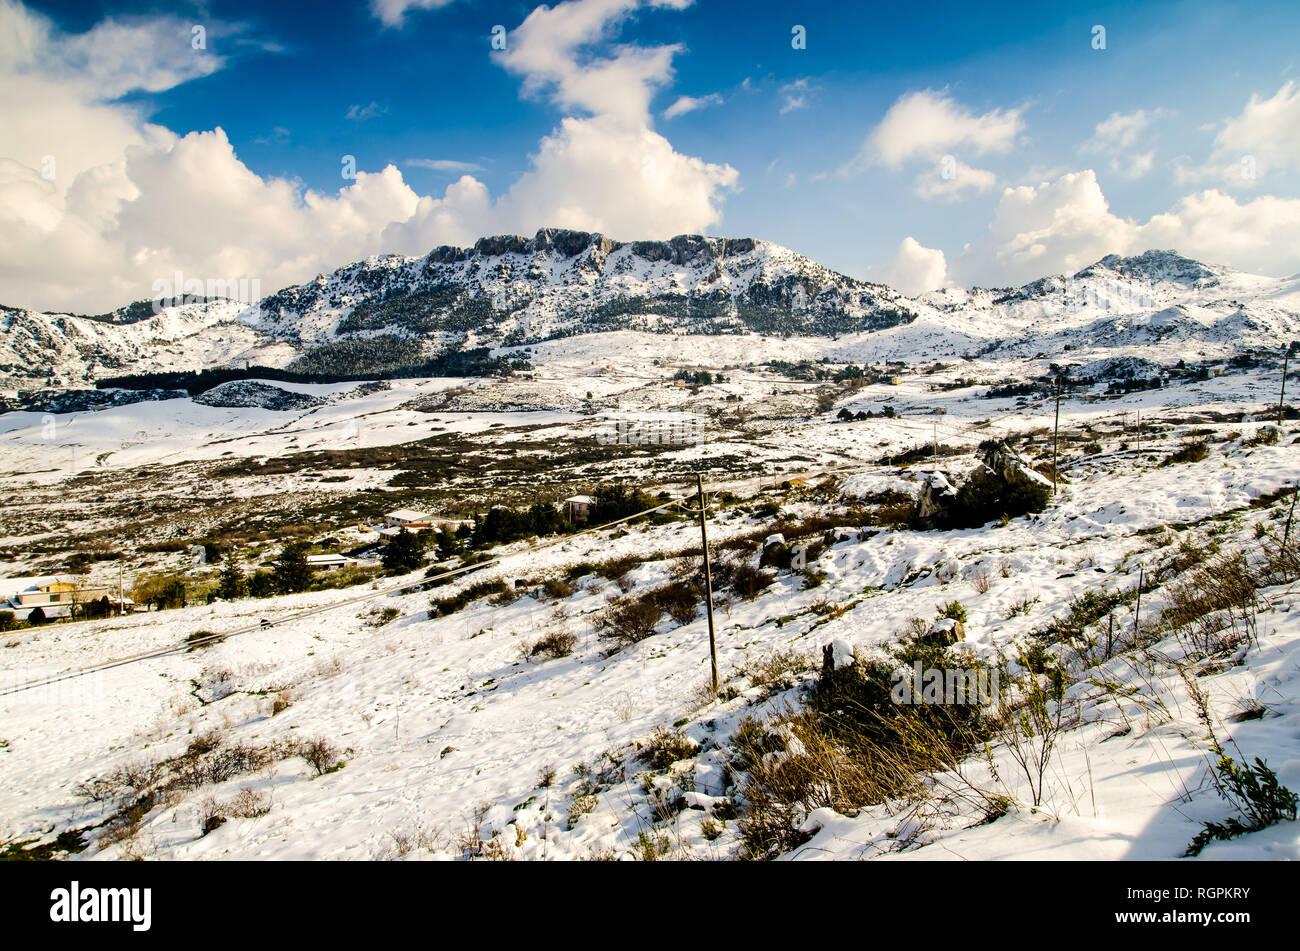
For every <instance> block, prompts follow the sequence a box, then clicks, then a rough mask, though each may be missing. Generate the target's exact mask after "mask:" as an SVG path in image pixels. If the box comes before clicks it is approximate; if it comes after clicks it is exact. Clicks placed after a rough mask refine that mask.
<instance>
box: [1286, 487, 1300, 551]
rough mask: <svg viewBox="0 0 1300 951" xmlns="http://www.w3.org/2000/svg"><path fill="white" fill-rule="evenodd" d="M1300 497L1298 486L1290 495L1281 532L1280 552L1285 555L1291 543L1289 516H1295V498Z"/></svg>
mask: <svg viewBox="0 0 1300 951" xmlns="http://www.w3.org/2000/svg"><path fill="white" fill-rule="evenodd" d="M1297 495H1300V485H1297V486H1296V487H1295V491H1293V492H1292V493H1291V508H1290V509H1288V510H1287V513H1286V528H1284V529H1283V530H1282V551H1283V552H1284V553H1285V552H1286V549H1287V545H1288V544H1289V543H1290V542H1291V516H1293V515H1295V497H1296V496H1297Z"/></svg>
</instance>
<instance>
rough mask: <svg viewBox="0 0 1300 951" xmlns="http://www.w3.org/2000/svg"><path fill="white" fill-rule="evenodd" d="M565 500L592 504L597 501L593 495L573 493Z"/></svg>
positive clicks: (578, 503) (580, 503) (579, 503)
mask: <svg viewBox="0 0 1300 951" xmlns="http://www.w3.org/2000/svg"><path fill="white" fill-rule="evenodd" d="M564 501H566V502H572V503H573V504H574V505H592V504H594V503H595V501H596V497H595V496H592V495H571V496H569V497H568V498H567V499H565V500H564Z"/></svg>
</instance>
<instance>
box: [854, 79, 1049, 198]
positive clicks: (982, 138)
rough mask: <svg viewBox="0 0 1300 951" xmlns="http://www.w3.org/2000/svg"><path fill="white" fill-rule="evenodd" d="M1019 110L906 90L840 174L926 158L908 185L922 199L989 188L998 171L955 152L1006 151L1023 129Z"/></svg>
mask: <svg viewBox="0 0 1300 951" xmlns="http://www.w3.org/2000/svg"><path fill="white" fill-rule="evenodd" d="M1020 113H1021V110H1020V109H993V110H991V111H989V112H986V113H983V114H980V115H977V114H975V113H973V112H971V111H970V110H969V109H967V108H966V107H965V106H963V105H961V104H960V103H958V102H956V101H955V100H954V99H953V98H952V97H951V96H949V95H948V94H947V93H946V92H942V91H940V92H936V91H935V90H932V89H924V90H920V91H918V92H910V93H907V94H905V95H903V96H900V97H899V98H898V100H897V101H896V102H895V103H894V104H893V105H892V106H890V107H889V110H888V111H887V112H886V113H885V116H884V118H883V119H881V120H880V123H879V124H878V125H877V126H876V127H875V128H874V129H872V130H871V132H870V133H869V134H868V135H867V137H866V139H865V140H864V141H863V143H862V147H861V148H860V149H859V150H858V153H857V155H855V156H854V157H853V159H852V160H851V161H849V162H848V163H847V164H845V165H844V166H843V167H842V168H841V169H840V174H841V175H851V174H855V173H858V172H862V171H864V170H866V169H868V168H870V167H872V166H885V167H888V168H900V167H902V166H903V165H905V164H907V163H910V162H917V161H924V162H926V163H927V165H929V169H927V170H926V171H923V172H921V173H920V174H919V175H918V176H917V178H916V181H915V183H914V185H913V188H912V191H913V194H915V195H918V196H919V197H921V198H926V199H940V200H943V201H957V200H960V199H962V198H965V197H967V196H968V195H969V194H971V193H975V194H979V193H982V192H986V191H989V190H990V189H992V188H993V187H994V186H995V185H996V184H997V176H996V175H995V174H994V173H993V172H991V171H988V170H987V169H981V168H974V167H972V166H970V165H968V164H966V163H965V162H963V161H961V160H960V159H958V158H957V157H956V155H954V154H953V153H954V152H959V151H960V152H964V153H967V154H975V155H983V154H985V153H989V152H1006V151H1008V150H1009V149H1010V148H1011V147H1012V146H1013V145H1014V144H1015V141H1016V137H1017V136H1018V135H1019V134H1020V133H1021V131H1022V130H1023V129H1024V120H1023V119H1022V118H1021V117H1020Z"/></svg>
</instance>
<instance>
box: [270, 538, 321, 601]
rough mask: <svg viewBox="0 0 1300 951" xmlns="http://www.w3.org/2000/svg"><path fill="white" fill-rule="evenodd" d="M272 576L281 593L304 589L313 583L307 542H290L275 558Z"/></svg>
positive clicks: (276, 587) (277, 589)
mask: <svg viewBox="0 0 1300 951" xmlns="http://www.w3.org/2000/svg"><path fill="white" fill-rule="evenodd" d="M272 577H273V581H274V584H275V589H276V591H278V592H279V593H280V594H292V593H294V592H295V591H303V590H305V589H306V588H307V586H308V585H309V584H311V566H310V565H308V564H307V544H306V543H305V542H290V543H289V544H287V545H285V546H284V548H283V549H282V550H281V552H280V556H279V557H278V558H276V559H275V562H274V568H273V570H272Z"/></svg>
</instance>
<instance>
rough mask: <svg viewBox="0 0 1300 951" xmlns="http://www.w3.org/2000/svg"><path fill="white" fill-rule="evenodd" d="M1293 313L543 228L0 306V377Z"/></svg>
mask: <svg viewBox="0 0 1300 951" xmlns="http://www.w3.org/2000/svg"><path fill="white" fill-rule="evenodd" d="M1297 314H1300V278H1290V279H1288V278H1267V277H1260V276H1257V275H1249V274H1246V273H1245V272H1241V271H1237V270H1235V269H1233V268H1228V267H1224V266H1220V265H1207V264H1204V263H1202V262H1199V261H1195V260H1193V259H1191V258H1188V257H1185V256H1184V255H1182V254H1180V253H1179V252H1177V251H1176V250H1159V249H1150V250H1147V251H1144V252H1141V253H1138V254H1133V255H1128V256H1121V255H1118V254H1109V255H1106V256H1104V257H1102V258H1100V259H1099V260H1098V261H1096V262H1094V263H1093V264H1091V265H1089V266H1087V267H1085V268H1082V269H1080V270H1078V271H1076V272H1074V273H1073V274H1072V275H1066V274H1056V275H1046V276H1044V277H1041V278H1039V279H1037V280H1035V281H1031V282H1029V283H1027V284H1024V285H1021V286H1020V287H1017V288H981V287H973V288H970V289H954V288H949V289H947V290H944V291H931V292H927V293H925V294H920V295H916V296H915V297H909V296H906V295H903V294H901V293H900V292H898V291H896V290H894V289H893V288H890V287H888V286H887V285H883V284H878V283H873V282H870V281H865V280H861V279H858V278H855V277H851V276H849V275H845V274H842V273H840V272H837V271H834V270H832V269H830V268H827V267H825V266H824V265H821V264H819V263H818V262H816V261H814V260H812V259H811V258H808V257H806V256H805V255H802V254H799V253H798V252H795V251H792V250H790V249H789V248H786V247H784V246H782V245H779V244H776V243H774V242H771V241H767V240H764V239H760V238H727V237H712V236H704V235H690V234H684V235H677V236H675V237H672V238H669V239H666V240H663V241H621V240H616V239H613V238H610V237H608V236H606V235H604V234H601V233H599V232H586V231H577V230H571V229H563V228H542V229H539V230H538V231H537V232H536V233H535V234H534V235H533V236H532V237H526V236H522V235H493V236H485V237H482V238H479V239H478V240H477V241H476V242H475V243H474V244H473V245H471V246H468V247H457V246H451V245H441V246H438V247H436V248H433V249H431V250H430V251H429V252H428V253H427V254H424V255H421V256H409V255H400V254H379V255H371V256H369V257H367V258H364V259H362V260H360V261H355V262H352V263H350V264H347V265H344V266H343V267H340V268H337V269H335V270H333V271H331V272H329V273H327V274H326V273H322V274H318V275H317V276H316V277H315V278H313V279H312V280H310V281H305V282H303V283H301V284H296V285H289V286H287V287H284V288H281V289H280V290H278V291H275V292H274V293H272V294H268V295H266V296H265V297H262V298H261V299H260V300H258V301H255V302H239V301H231V300H225V299H217V300H193V301H182V302H179V303H173V304H169V305H167V306H163V307H155V306H154V305H153V303H152V302H149V301H139V302H134V303H131V304H127V305H125V306H123V307H121V308H118V309H117V310H115V311H112V312H110V313H108V314H101V315H89V316H87V315H73V314H61V313H46V312H39V311H30V310H25V309H22V308H13V307H0V386H4V387H17V386H27V387H31V386H39V385H45V386H55V387H57V386H86V385H93V384H94V383H95V381H97V380H101V379H105V378H108V377H113V376H119V375H125V374H130V373H140V372H158V371H164V372H166V371H176V370H197V369H204V368H215V367H223V366H225V367H229V366H242V365H246V364H257V365H265V366H293V365H294V364H295V363H297V364H298V365H299V366H309V367H311V368H313V369H317V370H319V369H321V368H322V367H324V368H339V369H346V368H347V367H349V366H352V365H353V364H354V363H355V361H356V360H357V358H358V354H363V355H364V359H365V360H366V361H367V365H376V366H380V367H382V366H385V365H390V364H391V365H393V366H399V365H400V366H405V367H410V366H418V365H422V364H424V363H426V362H428V361H430V360H432V359H435V358H438V357H440V356H441V357H445V356H447V355H454V354H455V353H457V352H462V351H474V352H480V351H485V350H491V351H502V350H510V349H512V348H513V349H514V350H515V351H518V350H520V349H522V348H524V347H527V346H530V345H535V344H537V343H540V342H545V341H549V340H557V339H562V338H565V337H571V336H578V335H583V334H590V333H600V332H606V331H611V330H633V331H644V332H648V333H655V334H704V335H721V334H742V335H743V334H759V335H764V336H772V337H790V336H799V337H826V338H832V339H838V338H840V337H842V336H849V337H855V336H857V335H862V334H867V335H871V334H874V333H876V332H880V331H889V330H898V329H900V328H903V329H905V328H909V327H910V328H911V330H908V331H907V333H910V334H911V337H910V338H909V339H914V341H915V346H914V347H913V348H912V350H911V351H908V350H907V348H906V346H904V347H903V349H904V352H915V351H917V350H918V349H919V350H921V351H923V350H925V349H926V348H927V347H929V346H930V345H931V344H932V343H933V344H935V345H936V346H937V347H938V350H937V351H936V352H943V353H945V354H960V353H962V352H964V351H969V350H972V349H977V350H981V351H983V350H986V349H996V348H998V347H1006V348H1016V347H1020V348H1029V347H1035V348H1037V349H1042V350H1044V351H1051V352H1061V351H1063V350H1071V349H1075V348H1077V347H1078V346H1080V345H1097V346H1120V345H1141V344H1144V343H1155V342H1160V341H1162V340H1170V339H1172V340H1181V341H1193V342H1194V341H1206V342H1209V343H1212V344H1215V345H1227V344H1231V343H1232V342H1233V341H1237V342H1239V343H1240V344H1241V345H1243V346H1255V345H1258V344H1260V343H1261V342H1262V341H1264V340H1265V339H1267V338H1268V337H1270V336H1272V335H1276V334H1279V333H1290V332H1297V331H1300V318H1297ZM1137 318H1143V319H1137ZM1152 318H1156V319H1154V320H1153V319H1152ZM1135 320H1136V323H1135ZM1072 338H1077V339H1072ZM941 341H947V342H948V344H947V346H946V347H944V346H940V345H939V343H936V342H941ZM326 372H330V370H328V369H327V370H326Z"/></svg>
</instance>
